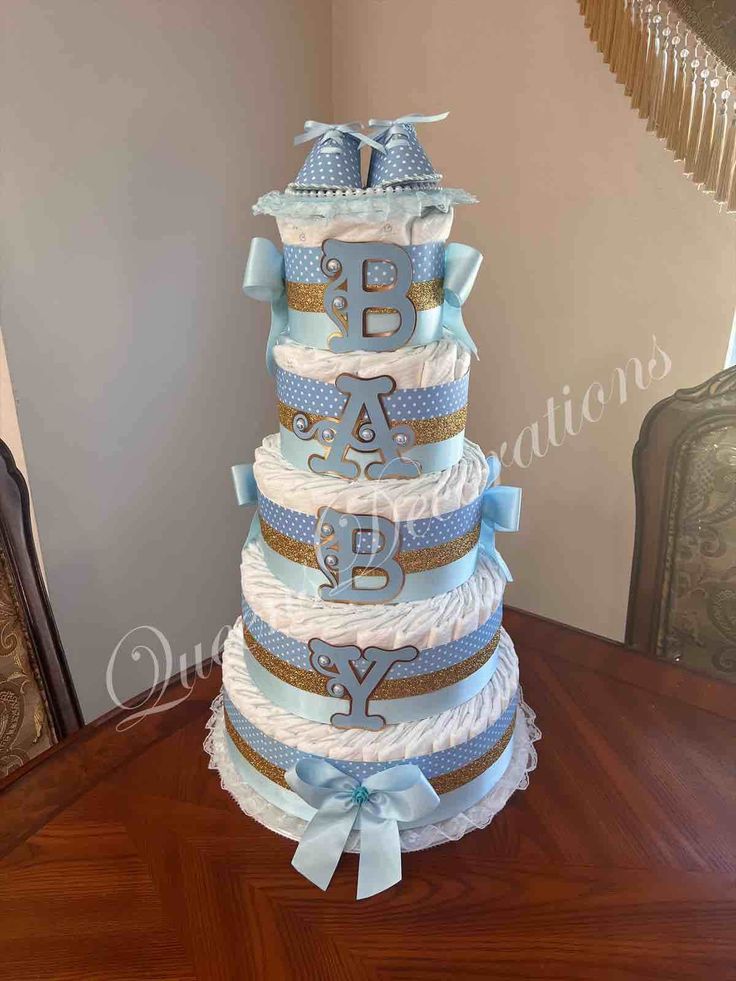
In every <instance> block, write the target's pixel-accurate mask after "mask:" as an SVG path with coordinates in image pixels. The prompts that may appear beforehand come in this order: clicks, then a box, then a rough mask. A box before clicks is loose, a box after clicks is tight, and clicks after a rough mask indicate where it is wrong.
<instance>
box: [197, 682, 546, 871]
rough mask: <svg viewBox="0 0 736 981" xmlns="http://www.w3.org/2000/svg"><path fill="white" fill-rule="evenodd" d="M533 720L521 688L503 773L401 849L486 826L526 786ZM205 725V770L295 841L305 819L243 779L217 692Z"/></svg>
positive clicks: (533, 754)
mask: <svg viewBox="0 0 736 981" xmlns="http://www.w3.org/2000/svg"><path fill="white" fill-rule="evenodd" d="M535 719H536V715H535V714H534V712H533V711H532V709H531V708H530V707H529V706H528V705H527V704H526V703H525V702H524V700H523V695H522V694H521V693H520V702H519V715H518V717H517V726H516V738H515V740H514V752H513V755H512V757H511V762H510V764H509V766H508V768H507V770H506V772H505V773H504V775H503V776H502V777H501V779H500V780H499V782H498V783H497V784H496V786H495V787H494V788H493V790H491V791H490V793H488V794H486V796H485V797H484V798H483V799H482V800H480V801H478V803H477V804H474V805H473V806H472V807H470V808H468V810H467V811H462V812H461V813H460V814H457V815H455V817H453V818H448V819H447V820H446V821H440V822H438V823H437V824H427V825H425V826H424V827H423V828H412V829H410V830H408V831H402V832H400V835H401V850H402V851H404V852H416V851H422V850H423V849H425V848H433V847H434V846H436V845H441V844H443V843H444V842H447V841H457V840H458V839H459V838H462V837H463V835H466V834H467V833H468V832H469V831H475V830H478V829H481V828H485V827H487V826H488V825H489V824H490V823H491V821H492V820H493V818H494V817H495V816H496V814H498V812H499V811H500V810H502V808H503V807H504V806H505V805H506V802H507V801H508V799H509V797H511V795H512V794H513V793H514V791H515V790H526V788H527V787H528V786H529V774H530V773H531V772H532V770H535V769H536V766H537V751H536V749H535V747H534V743H535V742H537V740H539V739H541V737H542V733H541V732H540V731H539V728H538V727H537V725H536V723H535ZM207 729H208V734H207V737H206V739H205V741H204V750H205V752H206V753H207V755H208V756H209V758H210V761H209V769H210V770H217V771H218V773H219V774H220V785H221V786H222V789H223V790H224V791H226V793H228V794H230V796H231V797H232V798H233V800H235V802H236V803H237V804H238V805H239V807H240V808H241V810H243V811H244V812H245V813H246V814H247V815H248V816H249V817H252V818H253V819H254V820H256V821H258V822H259V824H262V825H264V826H265V827H266V828H268V829H269V830H271V831H275V832H276V833H277V834H280V835H283V837H285V838H291V839H292V840H293V841H298V840H299V839H300V838H301V835H302V832H303V831H304V828H305V827H306V822H305V821H303V820H302V819H301V818H297V817H293V816H292V815H291V814H287V813H286V812H285V811H282V810H281V808H279V807H276V806H275V805H274V804H271V803H269V802H268V801H267V800H265V799H264V798H263V797H261V795H260V794H258V793H256V791H255V790H253V788H252V787H250V786H249V785H248V784H247V783H246V782H245V780H243V778H242V777H241V775H240V774H239V773H238V771H237V769H236V767H235V765H234V763H233V762H232V760H231V758H230V753H229V752H228V748H227V743H226V733H225V725H224V719H223V706H222V695H218V696H217V698H216V699H215V700H214V702H213V703H212V714H211V715H210V718H209V720H208V722H207ZM357 850H358V835H357V834H356V833H355V832H353V834H351V836H350V838H349V839H348V846H347V848H346V851H349V852H356V851H357Z"/></svg>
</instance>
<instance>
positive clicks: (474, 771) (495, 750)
mask: <svg viewBox="0 0 736 981" xmlns="http://www.w3.org/2000/svg"><path fill="white" fill-rule="evenodd" d="M515 727H516V715H514V717H513V719H512V720H511V722H509V724H508V726H507V727H506V729H505V731H504V733H503V735H502V736H501V738H500V739H499V740H498V742H496V743H494V744H493V746H491V748H490V749H489V750H488V751H487V752H485V753H484V754H483V755H482V756H479V757H478V759H476V760H471V761H470V763H466V764H465V765H464V766H461V767H460V768H459V769H457V770H452V771H451V772H450V773H442V774H440V776H438V777H433V778H432V779H431V780H430V781H429V782H430V783H431V784H432V786H433V787H434V789H435V790H436V791H437V793H438V794H449V793H450V791H452V790H457V789H458V787H462V786H464V785H465V784H466V783H470V781H471V780H474V779H475V778H476V777H479V776H480V775H481V773H484V772H485V771H486V770H487V769H488V768H489V767H491V766H493V764H494V763H495V762H496V761H497V760H499V759H500V758H501V756H502V754H503V751H504V750H505V749H506V747H507V746H508V744H509V743H510V742H511V738H512V736H513V735H514V728H515ZM225 728H226V729H227V733H228V735H229V736H230V738H231V740H232V742H233V745H234V746H235V748H236V749H237V750H238V752H239V753H240V754H241V755H242V756H243V757H244V759H246V760H247V761H248V763H250V765H251V766H252V767H253V768H254V769H256V770H258V772H259V773H260V774H262V775H263V776H264V777H267V778H268V779H269V780H271V781H272V783H275V784H278V786H279V787H286V789H287V790H288V789H289V786H288V784H287V783H286V778H285V776H284V774H285V772H286V771H285V770H283V769H282V768H281V767H280V766H276V764H275V763H271V762H270V761H269V760H267V759H264V757H263V756H261V754H260V753H259V752H258V751H257V750H255V749H253V747H252V746H251V745H249V743H247V742H246V741H245V739H243V737H242V736H241V735H240V733H239V732H238V731H237V729H236V728H235V726H234V725H233V723H232V721H231V719H230V716H229V715H228V713H227V709H225ZM395 762H396V763H401V762H402V761H401V760H396V761H395ZM338 766H339V761H338Z"/></svg>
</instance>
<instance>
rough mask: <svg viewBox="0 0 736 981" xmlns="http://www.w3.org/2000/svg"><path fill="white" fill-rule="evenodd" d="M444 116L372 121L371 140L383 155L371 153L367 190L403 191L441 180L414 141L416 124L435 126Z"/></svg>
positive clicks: (416, 140) (413, 116)
mask: <svg viewBox="0 0 736 981" xmlns="http://www.w3.org/2000/svg"><path fill="white" fill-rule="evenodd" d="M447 116H449V113H447V112H441V113H438V114H437V115H436V116H420V115H418V114H416V113H412V114H410V115H408V116H400V117H399V118H398V119H371V120H369V121H368V125H369V126H373V127H375V129H374V130H372V132H371V134H370V135H371V137H372V138H373V139H374V140H377V141H378V143H379V144H381V146H382V147H383V149H384V150H385V153H380V152H376V150H374V151H373V152H372V153H371V163H370V167H369V169H368V183H367V185H366V186H367V187H403V186H406V185H416V184H420V185H424V186H434V185H436V184H438V183H439V182H440V181H441V180H442V174H436V173H435V172H434V168H433V167H432V164H431V163H430V162H429V158H428V156H427V154H426V153H425V152H424V148H423V147H422V145H421V143H420V142H419V140H418V139H417V131H416V129H415V125H414V124H415V123H435V122H437V121H438V120H440V119H446V118H447Z"/></svg>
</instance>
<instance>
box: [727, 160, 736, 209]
mask: <svg viewBox="0 0 736 981" xmlns="http://www.w3.org/2000/svg"><path fill="white" fill-rule="evenodd" d="M726 211H727V212H728V214H729V215H732V214H733V213H734V211H736V175H735V174H734V172H733V171H731V186H730V188H729V191H728V198H727V200H726Z"/></svg>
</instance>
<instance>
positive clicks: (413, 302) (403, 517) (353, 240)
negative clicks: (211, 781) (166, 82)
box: [206, 113, 539, 898]
mask: <svg viewBox="0 0 736 981" xmlns="http://www.w3.org/2000/svg"><path fill="white" fill-rule="evenodd" d="M445 115H446V114H444V113H443V114H441V115H439V116H404V117H401V118H399V119H396V120H370V122H369V129H368V130H367V131H364V129H363V126H362V125H361V124H360V123H343V124H339V125H337V124H326V123H317V122H312V121H309V122H307V123H306V124H305V131H304V133H303V134H300V135H299V136H298V137H297V138H296V140H295V142H296V143H302V142H308V141H312V145H311V149H310V151H309V154H308V156H307V159H306V162H305V163H304V166H303V167H302V169H301V170H300V172H299V174H298V176H297V178H296V180H295V181H294V182H293V183H292V184H290V185H289V186H288V187H287V189H286V191H285V192H283V193H281V192H271V193H269V194H266V195H265V196H264V197H263V198H261V199H260V201H259V202H258V203H257V205H256V206H255V209H254V210H255V212H256V214H266V215H272V216H273V217H274V218H275V219H276V222H277V224H278V229H279V233H280V236H281V240H282V243H283V248H282V250H279V249H277V248H276V246H275V245H273V244H272V243H271V242H270V241H268V240H267V239H262V238H257V239H254V240H253V242H252V244H251V249H250V255H249V257H248V263H247V267H246V272H245V282H244V287H243V288H244V290H245V293H246V294H247V295H248V296H251V297H253V298H255V299H258V300H265V301H268V302H269V303H270V305H271V329H270V334H269V338H268V346H267V365H268V370H269V371H270V372H271V374H272V375H273V376H274V378H275V384H276V397H277V405H278V419H279V432H278V433H277V434H274V435H272V436H267V437H266V438H265V439H264V441H263V444H262V445H261V447H260V448H259V449H257V450H256V453H255V462H254V463H253V464H242V465H238V466H236V467H233V477H234V481H235V489H236V494H237V497H238V502H239V503H240V504H242V505H255V506H256V507H257V510H256V513H255V515H254V517H253V521H252V524H251V527H250V532H249V534H248V537H247V540H246V543H245V546H244V548H243V553H242V565H241V583H242V618H241V619H239V620H238V622H237V623H236V625H235V626H234V627H233V629H232V631H231V632H230V635H229V637H228V639H227V641H226V644H225V649H224V656H223V690H222V694H221V696H220V697H219V698H218V699H217V700H216V702H215V704H214V706H213V714H212V719H211V721H210V734H209V736H208V740H207V743H206V748H207V750H208V752H209V753H210V757H211V766H213V767H214V768H216V769H217V770H218V771H219V773H220V776H221V780H222V784H223V786H224V787H225V789H226V790H228V791H229V792H230V793H231V794H232V795H233V796H234V797H235V799H236V800H237V801H238V803H239V804H240V806H241V807H242V809H243V810H244V811H245V812H246V813H247V814H249V815H251V816H252V817H254V818H255V819H256V820H257V821H260V822H261V823H262V824H264V825H266V826H267V827H269V828H271V829H272V830H274V831H276V832H278V833H280V834H282V835H285V836H288V837H290V838H293V839H296V840H298V842H299V844H298V846H297V848H296V852H295V855H294V861H293V864H294V866H295V868H296V869H297V870H298V871H299V872H301V873H302V874H303V875H304V876H306V877H307V878H308V879H310V880H311V881H312V882H314V883H316V884H317V885H318V886H320V887H322V888H323V889H324V888H326V887H327V885H328V884H329V882H330V879H331V877H332V874H333V872H334V870H335V868H336V866H337V864H338V862H339V860H340V856H341V855H342V853H343V852H345V851H354V852H358V853H359V855H360V862H359V871H358V892H357V895H358V898H363V897H366V896H371V895H374V894H375V893H378V892H381V891H382V890H384V889H387V888H388V887H389V886H391V885H393V884H395V883H396V882H398V881H399V880H400V879H401V852H402V851H416V850H419V849H422V848H428V847H430V846H432V845H437V844H440V843H442V842H446V841H449V840H454V839H457V838H459V837H460V836H461V835H463V834H465V833H466V832H468V831H471V830H473V829H474V828H482V827H485V826H486V825H487V824H488V823H489V822H490V821H491V819H492V818H493V816H494V815H495V814H496V813H497V812H498V811H499V810H500V809H501V808H502V807H503V806H504V804H505V803H506V801H507V800H508V798H509V797H510V795H511V794H512V793H513V791H514V790H515V789H517V788H519V787H523V786H525V785H526V781H527V773H528V771H529V770H530V769H532V768H533V766H534V762H535V759H536V757H535V753H534V748H533V745H532V744H533V741H534V740H535V739H536V738H537V737H538V735H539V733H538V731H537V729H536V727H535V726H534V722H533V718H534V717H533V714H532V713H531V711H530V710H529V708H528V707H527V706H526V705H525V704H524V702H523V700H522V696H521V689H520V687H519V670H518V662H517V658H516V654H515V652H514V647H513V644H512V642H511V639H510V638H509V636H508V634H507V633H506V632H505V631H504V629H503V625H502V615H503V608H502V600H503V592H504V587H505V585H506V582H507V580H509V579H510V573H509V570H508V568H507V566H506V564H505V562H504V560H503V559H502V558H501V555H500V554H499V552H498V550H497V533H499V532H512V531H515V530H516V529H517V528H518V522H519V511H520V503H521V491H520V490H519V489H518V488H515V487H506V486H501V485H499V484H498V477H499V472H500V465H499V463H498V461H497V459H496V458H495V457H493V456H491V457H487V458H486V457H485V456H484V455H483V453H482V452H481V450H480V449H479V447H478V446H476V445H475V444H474V443H471V442H470V441H469V440H467V439H466V438H465V420H466V413H467V400H468V377H469V369H470V362H471V358H472V356H473V355H474V354H475V353H476V352H475V345H474V343H473V341H472V339H471V337H470V334H469V333H468V331H467V329H466V327H465V324H464V321H463V316H462V306H463V303H464V301H465V300H466V299H467V297H468V295H469V293H470V291H471V289H472V286H473V283H474V280H475V277H476V275H477V272H478V268H479V266H480V262H481V255H480V253H478V252H477V251H476V250H475V249H473V248H470V247H469V246H467V245H459V244H457V243H448V238H449V235H450V229H451V226H452V221H453V212H454V208H455V206H456V205H461V204H470V203H472V202H473V200H474V199H473V198H472V197H470V195H468V194H466V193H465V192H464V191H459V190H452V189H446V188H443V187H442V186H441V184H440V182H441V179H442V178H441V175H440V174H437V173H435V171H434V168H433V167H432V165H431V164H430V162H429V159H428V157H427V154H426V153H425V151H424V149H423V147H422V146H421V144H420V142H419V140H418V138H417V131H416V125H417V124H418V123H427V122H434V121H436V120H438V119H442V118H444V116H445ZM364 147H367V148H369V150H370V154H371V156H370V165H369V167H368V172H367V181H366V186H364V185H363V180H362V177H361V151H362V149H363V148H364ZM479 847H482V842H480V841H479Z"/></svg>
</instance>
